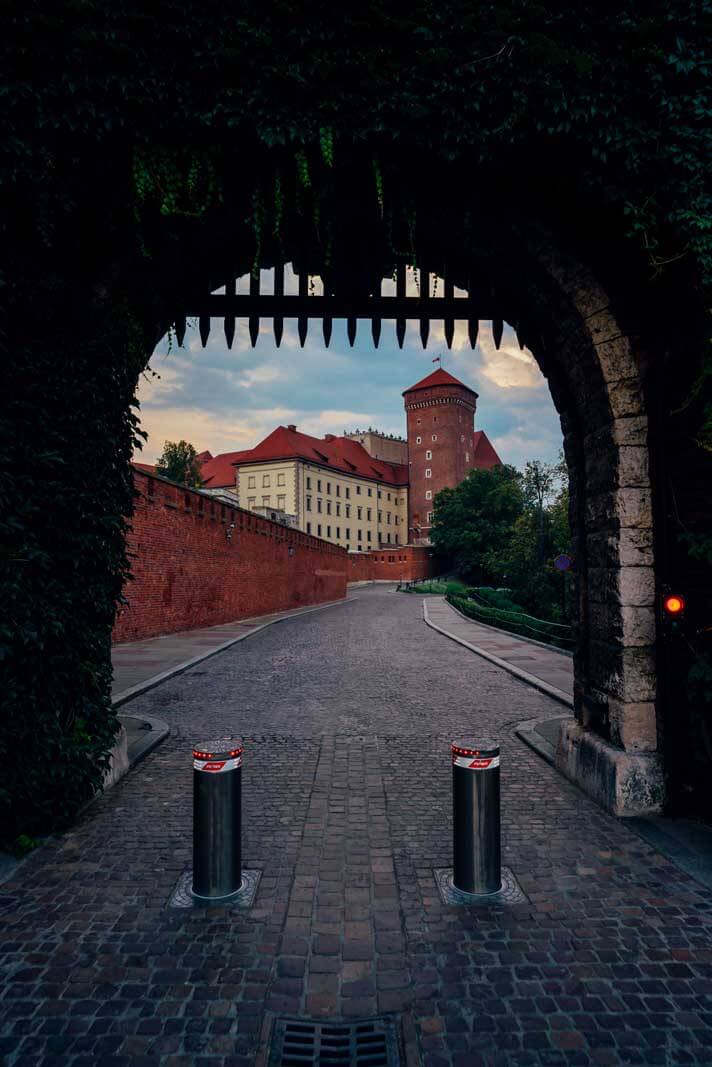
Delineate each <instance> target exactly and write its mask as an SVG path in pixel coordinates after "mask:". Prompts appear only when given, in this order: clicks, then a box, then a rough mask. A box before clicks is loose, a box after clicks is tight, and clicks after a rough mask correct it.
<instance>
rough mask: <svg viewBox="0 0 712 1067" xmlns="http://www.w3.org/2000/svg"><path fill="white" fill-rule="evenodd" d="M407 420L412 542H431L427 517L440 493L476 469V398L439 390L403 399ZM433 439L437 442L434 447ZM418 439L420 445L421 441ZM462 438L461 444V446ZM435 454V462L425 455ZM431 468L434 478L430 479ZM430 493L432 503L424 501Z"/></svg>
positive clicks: (460, 390)
mask: <svg viewBox="0 0 712 1067" xmlns="http://www.w3.org/2000/svg"><path fill="white" fill-rule="evenodd" d="M405 410H406V416H407V420H408V461H409V468H408V469H409V480H410V485H409V489H408V540H410V541H417V540H418V534H417V533H414V530H415V528H416V527H418V528H419V529H420V537H427V536H429V532H430V523H429V521H428V517H427V516H428V512H429V511H432V510H433V506H434V504H433V501H434V500H435V496H436V495H437V493H439V492H440V490H441V489H449V488H454V486H456V485H459V484H460V482H461V481H462V480H463V479H464V478H465V477H466V476H467V472H468V470H469V469H470V468H471V467H472V466H473V465H474V452H473V443H472V439H473V433H474V428H475V396H474V394H473V393H471V392H470V391H469V390H468V389H465V388H460V387H459V386H456V385H438V386H434V387H433V388H432V389H416V390H415V391H414V392H412V393H406V394H405ZM433 435H435V436H436V437H437V441H433ZM418 437H420V444H418V442H417V438H418ZM461 438H463V440H461ZM427 451H431V452H432V459H426V458H425V453H426V452H427ZM428 468H430V470H431V471H432V477H430V478H426V477H425V471H426V469H428ZM428 490H430V491H431V492H432V494H433V495H432V497H431V499H430V500H426V499H425V494H426V492H427V491H428Z"/></svg>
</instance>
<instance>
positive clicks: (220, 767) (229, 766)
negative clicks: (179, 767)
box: [193, 755, 242, 774]
mask: <svg viewBox="0 0 712 1067" xmlns="http://www.w3.org/2000/svg"><path fill="white" fill-rule="evenodd" d="M241 766H242V756H241V755H240V756H235V757H234V758H233V759H224V760H200V759H194V760H193V768H194V769H195V770H196V771H209V772H211V773H212V774H220V773H221V772H222V771H236V770H237V768H238V767H241Z"/></svg>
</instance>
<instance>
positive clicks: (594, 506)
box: [585, 489, 636, 532]
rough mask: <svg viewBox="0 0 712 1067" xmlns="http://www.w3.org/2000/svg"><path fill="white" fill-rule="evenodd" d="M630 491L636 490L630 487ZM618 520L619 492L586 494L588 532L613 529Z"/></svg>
mask: <svg viewBox="0 0 712 1067" xmlns="http://www.w3.org/2000/svg"><path fill="white" fill-rule="evenodd" d="M628 492H631V493H632V492H636V490H633V489H630V490H628ZM617 521H618V493H610V492H609V493H595V494H591V495H587V496H586V506H585V522H586V530H587V531H588V532H590V531H595V530H605V529H613V528H615V527H616V525H617ZM627 525H631V524H630V523H629V524H627Z"/></svg>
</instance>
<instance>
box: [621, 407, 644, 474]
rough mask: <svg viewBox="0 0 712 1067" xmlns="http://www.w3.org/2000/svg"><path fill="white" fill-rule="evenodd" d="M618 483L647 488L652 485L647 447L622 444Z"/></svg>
mask: <svg viewBox="0 0 712 1067" xmlns="http://www.w3.org/2000/svg"><path fill="white" fill-rule="evenodd" d="M624 421H625V420H624ZM618 484H619V485H620V487H621V488H645V487H647V486H648V485H650V463H649V459H648V449H647V447H645V448H644V447H643V446H641V445H621V446H620V447H619V449H618Z"/></svg>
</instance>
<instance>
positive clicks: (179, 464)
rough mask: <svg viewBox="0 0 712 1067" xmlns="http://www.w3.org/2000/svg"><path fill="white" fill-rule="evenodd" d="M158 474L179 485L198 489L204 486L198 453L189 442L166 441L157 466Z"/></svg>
mask: <svg viewBox="0 0 712 1067" xmlns="http://www.w3.org/2000/svg"><path fill="white" fill-rule="evenodd" d="M156 474H160V475H161V476H162V477H163V478H170V480H171V481H172V482H178V484H179V485H188V486H191V487H192V488H198V487H199V486H201V485H202V484H203V480H202V478H201V477H200V464H199V463H198V460H197V452H196V451H195V449H194V448H193V446H192V445H191V444H190V443H189V442H188V441H178V442H176V441H166V442H165V443H164V445H163V453H162V455H161V458H160V459H159V460H158V463H157V464H156Z"/></svg>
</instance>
